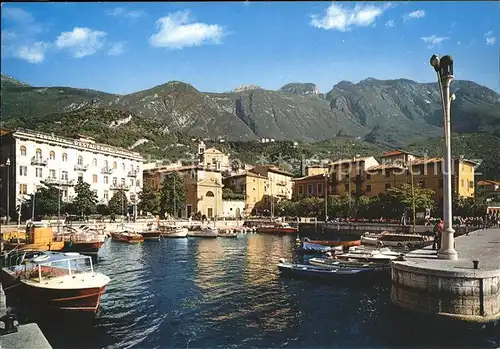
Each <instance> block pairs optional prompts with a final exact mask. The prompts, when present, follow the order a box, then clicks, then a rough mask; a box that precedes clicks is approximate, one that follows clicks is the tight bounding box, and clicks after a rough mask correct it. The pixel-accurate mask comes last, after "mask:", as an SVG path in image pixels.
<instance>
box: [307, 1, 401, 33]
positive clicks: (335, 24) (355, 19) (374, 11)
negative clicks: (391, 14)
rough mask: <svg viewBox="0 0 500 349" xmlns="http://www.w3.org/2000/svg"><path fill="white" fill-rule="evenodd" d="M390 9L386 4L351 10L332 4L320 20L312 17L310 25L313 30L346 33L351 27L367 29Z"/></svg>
mask: <svg viewBox="0 0 500 349" xmlns="http://www.w3.org/2000/svg"><path fill="white" fill-rule="evenodd" d="M390 7H392V5H391V4H386V5H384V6H383V7H380V6H375V5H359V4H358V5H356V6H355V7H354V8H352V9H351V8H346V7H344V5H341V4H339V5H337V4H332V5H330V6H329V7H328V8H327V9H326V13H325V15H324V16H323V17H322V18H319V16H318V15H313V16H312V18H311V22H310V24H311V26H313V27H315V28H320V29H325V30H330V29H333V30H339V31H342V32H346V31H349V30H350V29H351V27H355V26H359V27H367V26H369V25H371V24H373V23H374V22H375V20H376V19H377V17H379V16H381V15H382V14H383V13H384V11H385V10H387V9H389V8H390Z"/></svg>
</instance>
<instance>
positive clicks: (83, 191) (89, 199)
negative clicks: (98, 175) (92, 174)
mask: <svg viewBox="0 0 500 349" xmlns="http://www.w3.org/2000/svg"><path fill="white" fill-rule="evenodd" d="M75 193H76V197H75V199H74V200H73V205H74V207H75V210H76V211H77V212H78V213H79V214H81V215H82V216H83V215H88V214H91V213H94V212H96V204H97V194H96V193H94V192H93V191H92V190H90V184H88V183H86V182H84V181H78V183H77V184H76V185H75Z"/></svg>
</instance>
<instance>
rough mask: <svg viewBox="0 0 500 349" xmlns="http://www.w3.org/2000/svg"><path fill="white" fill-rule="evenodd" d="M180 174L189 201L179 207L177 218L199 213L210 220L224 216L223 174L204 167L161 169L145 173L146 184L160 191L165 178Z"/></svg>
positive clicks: (191, 166) (167, 167)
mask: <svg viewBox="0 0 500 349" xmlns="http://www.w3.org/2000/svg"><path fill="white" fill-rule="evenodd" d="M173 173H178V174H179V175H180V176H182V177H183V178H184V181H185V188H186V194H187V200H186V205H185V207H179V208H178V211H177V212H176V214H175V216H176V217H179V218H181V217H182V218H189V217H191V216H193V215H195V214H197V213H199V214H200V215H205V216H207V217H208V218H214V217H218V216H222V212H223V211H222V187H223V185H222V175H221V172H220V171H218V170H216V169H213V168H206V167H203V166H202V165H189V166H179V167H170V166H165V167H159V168H154V169H150V170H147V171H144V173H143V177H144V181H145V182H146V183H149V184H151V185H152V186H153V187H155V188H158V189H160V188H161V184H162V182H163V180H164V179H165V177H167V176H169V175H171V174H173Z"/></svg>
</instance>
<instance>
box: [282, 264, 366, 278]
mask: <svg viewBox="0 0 500 349" xmlns="http://www.w3.org/2000/svg"><path fill="white" fill-rule="evenodd" d="M278 269H279V271H280V272H281V273H282V274H283V275H289V276H295V277H304V278H313V279H320V280H337V279H339V278H342V277H347V278H351V277H354V276H361V275H366V274H368V273H372V272H373V270H372V269H362V268H336V269H334V268H323V267H318V266H314V265H306V264H292V263H286V262H285V261H284V260H280V263H279V264H278Z"/></svg>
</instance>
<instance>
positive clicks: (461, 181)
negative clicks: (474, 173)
mask: <svg viewBox="0 0 500 349" xmlns="http://www.w3.org/2000/svg"><path fill="white" fill-rule="evenodd" d="M460 186H461V187H463V186H465V181H464V179H463V178H462V179H461V180H460Z"/></svg>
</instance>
